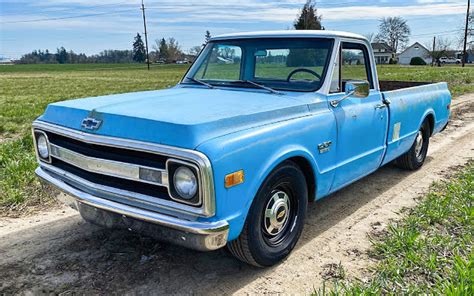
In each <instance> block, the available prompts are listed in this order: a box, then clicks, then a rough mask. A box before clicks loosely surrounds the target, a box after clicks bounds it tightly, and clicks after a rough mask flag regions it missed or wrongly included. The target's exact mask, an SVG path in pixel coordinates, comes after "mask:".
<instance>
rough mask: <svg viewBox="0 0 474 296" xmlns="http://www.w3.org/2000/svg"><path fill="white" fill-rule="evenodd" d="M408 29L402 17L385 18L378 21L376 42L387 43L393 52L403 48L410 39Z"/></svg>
mask: <svg viewBox="0 0 474 296" xmlns="http://www.w3.org/2000/svg"><path fill="white" fill-rule="evenodd" d="M410 33H411V30H410V27H409V26H408V24H407V21H406V20H405V19H403V18H402V17H398V16H396V17H386V18H383V19H382V20H381V21H380V25H379V33H378V34H377V37H376V40H377V41H378V42H385V43H387V44H388V45H389V46H390V47H391V48H392V49H393V51H394V52H398V50H399V49H401V48H403V47H405V45H406V44H407V42H408V40H409V39H410V38H409V37H410Z"/></svg>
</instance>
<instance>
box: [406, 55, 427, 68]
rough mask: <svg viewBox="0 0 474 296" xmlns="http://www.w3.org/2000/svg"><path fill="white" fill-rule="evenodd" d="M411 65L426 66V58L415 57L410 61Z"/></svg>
mask: <svg viewBox="0 0 474 296" xmlns="http://www.w3.org/2000/svg"><path fill="white" fill-rule="evenodd" d="M410 65H412V66H426V62H425V60H424V59H422V58H420V57H414V58H412V59H411V61H410Z"/></svg>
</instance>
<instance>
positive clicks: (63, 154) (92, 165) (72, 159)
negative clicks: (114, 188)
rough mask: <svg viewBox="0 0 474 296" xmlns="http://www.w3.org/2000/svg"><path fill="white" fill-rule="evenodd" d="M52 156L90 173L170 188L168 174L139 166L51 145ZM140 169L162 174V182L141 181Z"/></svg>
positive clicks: (160, 170)
mask: <svg viewBox="0 0 474 296" xmlns="http://www.w3.org/2000/svg"><path fill="white" fill-rule="evenodd" d="M50 147H51V150H50V151H51V156H52V157H54V158H57V159H59V160H62V161H64V162H66V163H68V164H70V165H73V166H75V167H78V168H80V169H83V170H85V171H88V172H92V173H97V174H102V175H107V176H112V177H117V178H123V179H128V180H132V181H138V182H143V183H149V184H153V185H159V186H164V187H168V172H167V171H166V170H162V169H156V168H152V167H146V166H142V165H137V164H131V163H124V162H120V161H114V160H107V159H101V158H95V157H90V156H85V155H82V154H80V153H77V152H74V151H72V150H69V149H66V148H63V147H60V146H58V145H55V144H50ZM140 168H143V169H149V170H153V171H157V172H160V173H161V182H151V181H146V180H143V179H140Z"/></svg>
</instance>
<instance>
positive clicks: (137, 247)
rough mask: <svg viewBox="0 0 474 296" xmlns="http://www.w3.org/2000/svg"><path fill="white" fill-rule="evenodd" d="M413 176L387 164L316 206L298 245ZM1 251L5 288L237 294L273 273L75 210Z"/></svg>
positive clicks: (8, 240)
mask: <svg viewBox="0 0 474 296" xmlns="http://www.w3.org/2000/svg"><path fill="white" fill-rule="evenodd" d="M430 160H431V159H427V161H430ZM409 175H410V172H406V171H402V170H400V169H397V168H395V167H393V166H386V167H383V168H381V169H380V170H378V171H377V172H375V173H374V174H372V175H370V176H368V177H366V178H364V179H362V180H360V181H358V182H356V183H354V184H352V185H350V186H349V187H347V188H345V189H343V190H341V191H339V192H337V193H335V194H333V195H332V196H330V197H328V198H325V199H323V200H320V201H318V202H315V203H312V204H310V206H309V210H308V217H307V223H306V226H305V229H304V232H303V235H302V237H301V239H300V242H299V243H298V245H297V247H296V249H295V250H294V251H295V252H297V251H298V249H299V248H301V247H302V246H304V245H306V244H307V243H309V242H310V241H312V240H314V239H317V238H318V236H319V235H320V234H321V233H323V232H325V231H327V230H329V229H331V227H333V226H334V225H336V224H337V223H338V222H340V221H341V220H343V219H345V218H347V217H348V216H350V215H352V214H353V213H354V212H355V211H357V210H358V209H359V208H360V207H362V206H364V205H365V204H367V203H369V202H370V201H372V200H373V199H375V198H377V197H378V196H379V195H381V194H382V193H384V192H385V191H387V190H389V189H391V188H392V187H394V186H396V185H397V184H398V183H400V182H401V181H403V180H404V179H405V178H407V177H408V176H409ZM0 250H2V251H0V274H2V277H3V278H4V281H3V283H0V294H2V293H5V294H10V293H12V294H13V293H18V292H25V291H32V292H33V293H35V292H46V293H51V292H54V293H61V292H66V291H73V292H76V293H86V292H87V293H90V292H92V293H107V292H114V293H120V292H133V293H139V294H142V293H143V294H144V293H147V294H148V293H153V294H161V293H163V294H165V293H166V294H189V293H193V294H231V293H232V292H235V291H236V290H238V289H240V288H241V287H243V286H245V285H246V284H248V283H251V282H253V281H254V280H256V279H258V278H260V277H264V276H266V275H269V274H271V273H272V272H274V271H275V268H268V269H258V268H253V267H250V266H248V265H246V264H244V263H241V262H239V261H237V260H236V259H234V258H233V257H232V256H231V255H229V254H228V253H227V252H226V251H225V250H219V251H216V252H211V253H200V252H195V251H191V250H187V249H184V248H181V247H177V246H173V245H168V244H163V243H160V242H157V241H156V240H153V239H150V238H147V237H142V236H139V235H137V234H133V233H130V232H127V231H120V230H107V229H100V228H98V227H95V226H93V225H90V224H87V223H85V222H83V221H82V220H81V219H80V218H79V217H77V216H76V217H73V218H68V219H63V220H60V221H55V222H54V223H51V224H49V225H43V226H41V227H37V228H36V229H28V230H25V231H20V232H17V233H15V234H13V235H11V236H10V237H8V236H7V237H3V238H0ZM336 259H337V258H336ZM289 260H291V255H290V258H289ZM315 276H317V275H315Z"/></svg>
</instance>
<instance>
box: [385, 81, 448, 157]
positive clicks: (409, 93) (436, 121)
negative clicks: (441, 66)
mask: <svg viewBox="0 0 474 296" xmlns="http://www.w3.org/2000/svg"><path fill="white" fill-rule="evenodd" d="M380 86H381V89H382V96H383V98H384V100H386V101H387V102H389V104H390V105H389V118H390V119H389V129H388V137H387V152H386V156H385V159H384V164H385V163H388V162H390V161H392V160H394V159H395V158H397V157H398V156H400V155H402V154H403V153H405V152H406V151H408V150H409V149H410V147H411V145H412V144H413V142H414V140H415V137H416V134H417V132H418V130H419V129H420V127H421V125H422V123H423V121H424V120H425V119H428V120H429V123H430V128H431V131H432V134H435V133H437V132H439V131H440V130H442V129H443V127H444V126H446V124H447V122H448V119H449V113H450V109H449V106H450V104H451V94H450V93H449V89H448V85H447V83H444V82H442V83H427V82H405V81H380Z"/></svg>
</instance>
